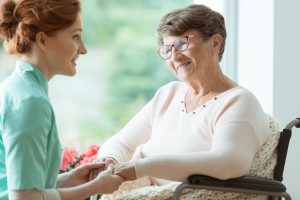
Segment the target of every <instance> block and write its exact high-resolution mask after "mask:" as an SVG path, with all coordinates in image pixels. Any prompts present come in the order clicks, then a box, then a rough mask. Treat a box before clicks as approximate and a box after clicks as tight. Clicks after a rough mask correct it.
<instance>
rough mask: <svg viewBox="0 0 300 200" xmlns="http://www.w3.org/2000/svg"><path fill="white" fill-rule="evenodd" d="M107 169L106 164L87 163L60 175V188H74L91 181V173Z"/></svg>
mask: <svg viewBox="0 0 300 200" xmlns="http://www.w3.org/2000/svg"><path fill="white" fill-rule="evenodd" d="M104 167H105V163H103V162H102V163H99V162H98V163H87V164H84V165H82V166H79V167H77V168H75V169H73V170H71V171H69V172H65V173H63V174H61V175H60V178H59V179H60V181H59V183H58V185H59V187H63V188H64V187H74V186H78V185H81V184H84V183H86V182H88V181H89V173H90V171H92V170H94V169H99V168H100V169H101V168H104Z"/></svg>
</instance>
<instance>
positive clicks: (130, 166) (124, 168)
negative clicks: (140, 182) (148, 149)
mask: <svg viewBox="0 0 300 200" xmlns="http://www.w3.org/2000/svg"><path fill="white" fill-rule="evenodd" d="M114 174H116V175H119V176H121V177H123V178H124V179H125V181H131V180H135V179H136V178H137V177H136V172H135V167H134V162H130V163H122V164H117V165H115V166H114Z"/></svg>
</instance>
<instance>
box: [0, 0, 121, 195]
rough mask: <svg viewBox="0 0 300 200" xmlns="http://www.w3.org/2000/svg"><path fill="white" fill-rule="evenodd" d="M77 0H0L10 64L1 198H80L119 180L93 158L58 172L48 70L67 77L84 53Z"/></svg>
mask: <svg viewBox="0 0 300 200" xmlns="http://www.w3.org/2000/svg"><path fill="white" fill-rule="evenodd" d="M82 31H83V30H82V24H81V15H80V2H79V0H34V1H29V0H20V1H13V0H2V1H0V37H1V38H2V39H3V40H4V47H5V49H6V50H7V52H9V53H10V54H14V55H17V56H18V58H19V61H18V62H17V66H16V70H15V71H14V72H13V73H12V74H11V76H10V77H8V78H7V79H6V80H5V81H3V82H2V83H1V85H0V158H1V159H0V185H1V186H0V189H1V190H0V199H1V200H2V199H8V197H9V199H23V200H24V199H30V200H35V199H72V200H74V199H84V198H86V197H88V196H91V195H93V194H96V193H111V192H113V191H114V190H116V189H117V188H118V187H119V185H120V184H121V183H122V178H121V177H119V176H117V175H113V174H112V167H109V168H108V169H107V170H105V171H103V172H102V173H100V174H99V175H98V176H97V177H96V178H95V179H94V180H92V181H88V175H89V171H90V170H91V169H95V168H101V167H104V163H93V164H87V165H84V166H82V167H79V168H77V169H75V170H73V171H71V172H68V173H64V174H61V175H58V171H59V166H60V160H61V159H60V157H61V146H60V141H59V138H58V134H57V129H56V122H55V115H54V113H53V109H52V106H51V104H50V100H49V98H48V81H49V80H51V78H53V77H54V76H55V75H58V74H60V75H66V76H74V75H75V74H76V60H77V59H78V57H79V56H80V55H82V54H85V53H86V52H87V51H86V48H85V46H84V44H83V42H82V38H81V34H82Z"/></svg>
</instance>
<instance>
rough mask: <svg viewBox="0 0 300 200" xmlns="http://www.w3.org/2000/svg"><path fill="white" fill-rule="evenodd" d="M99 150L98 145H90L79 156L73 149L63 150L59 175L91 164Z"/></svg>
mask: <svg viewBox="0 0 300 200" xmlns="http://www.w3.org/2000/svg"><path fill="white" fill-rule="evenodd" d="M99 149H100V146H99V145H90V146H88V148H87V149H85V150H84V151H83V152H82V153H81V154H78V153H77V151H76V150H75V148H67V147H65V148H63V151H62V157H61V166H60V173H64V172H68V171H70V170H72V169H74V168H76V167H79V166H80V165H83V164H85V163H90V162H93V161H94V160H95V159H96V158H97V152H98V150H99Z"/></svg>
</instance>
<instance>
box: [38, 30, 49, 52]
mask: <svg viewBox="0 0 300 200" xmlns="http://www.w3.org/2000/svg"><path fill="white" fill-rule="evenodd" d="M47 39H48V36H47V35H46V34H45V33H44V32H38V33H37V34H36V36H35V42H36V44H37V46H38V47H39V48H40V49H41V50H42V51H46V49H47V45H48V41H47Z"/></svg>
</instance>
